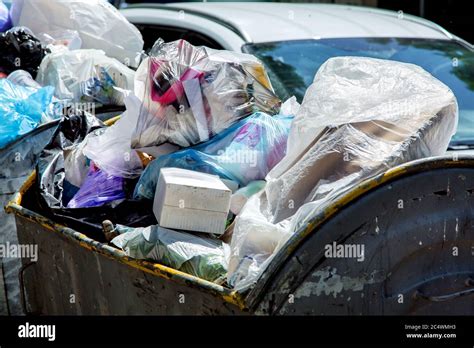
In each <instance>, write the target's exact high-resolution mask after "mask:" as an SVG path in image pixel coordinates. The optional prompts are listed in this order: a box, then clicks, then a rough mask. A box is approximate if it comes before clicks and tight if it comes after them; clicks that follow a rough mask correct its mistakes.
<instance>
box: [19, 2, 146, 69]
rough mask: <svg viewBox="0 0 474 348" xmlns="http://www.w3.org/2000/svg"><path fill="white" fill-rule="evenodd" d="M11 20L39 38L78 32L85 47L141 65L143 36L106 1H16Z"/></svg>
mask: <svg viewBox="0 0 474 348" xmlns="http://www.w3.org/2000/svg"><path fill="white" fill-rule="evenodd" d="M11 18H12V21H13V23H14V24H15V25H23V26H26V27H28V28H30V29H31V30H32V31H33V32H34V33H35V34H38V35H39V34H40V33H45V34H50V35H53V34H54V33H55V32H58V31H60V30H75V31H77V32H78V33H79V36H80V38H81V41H82V48H85V49H89V48H90V49H100V50H103V51H105V53H106V54H107V56H109V57H111V58H116V59H118V60H119V61H120V62H122V63H124V64H126V65H128V66H131V67H137V66H138V64H139V63H140V56H141V52H142V51H143V38H142V35H141V34H140V32H139V31H138V29H137V28H136V27H135V26H134V25H132V24H131V23H130V22H128V20H127V19H126V18H125V17H124V16H123V15H122V14H121V13H120V12H119V11H118V10H117V9H116V8H115V7H113V6H112V5H111V4H109V3H108V2H107V1H106V0H61V1H51V0H14V1H13V4H12V8H11ZM53 37H54V36H53Z"/></svg>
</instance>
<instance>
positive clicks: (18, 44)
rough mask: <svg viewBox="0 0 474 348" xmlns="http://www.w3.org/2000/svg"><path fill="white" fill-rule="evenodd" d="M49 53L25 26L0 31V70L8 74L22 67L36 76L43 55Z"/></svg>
mask: <svg viewBox="0 0 474 348" xmlns="http://www.w3.org/2000/svg"><path fill="white" fill-rule="evenodd" d="M47 53H49V50H47V49H46V48H45V47H44V46H43V45H42V43H41V41H40V40H38V39H37V38H36V37H35V36H34V35H33V33H32V32H31V31H30V30H29V29H28V28H25V27H14V28H12V29H10V30H8V31H6V32H4V33H0V71H1V72H3V73H5V74H10V73H11V72H12V71H15V70H18V69H22V70H26V71H28V72H29V73H30V74H31V76H32V77H33V78H36V74H37V72H38V68H39V66H40V64H41V61H42V60H43V58H44V56H45V55H46V54H47Z"/></svg>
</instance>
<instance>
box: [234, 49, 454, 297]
mask: <svg viewBox="0 0 474 348" xmlns="http://www.w3.org/2000/svg"><path fill="white" fill-rule="evenodd" d="M457 122H458V107H457V101H456V98H455V97H454V95H453V93H452V92H451V90H450V89H449V88H448V87H447V86H445V85H444V84H443V83H441V82H440V81H438V80H436V79H435V78H434V77H432V76H431V75H430V74H429V73H427V72H426V71H424V70H423V69H422V68H420V67H418V66H415V65H411V64H405V63H398V62H393V61H385V60H378V59H370V58H359V57H338V58H332V59H330V60H328V61H327V62H326V63H325V64H324V65H323V66H322V67H321V68H320V69H319V71H318V72H317V74H316V76H315V79H314V82H313V84H312V85H311V86H310V87H309V88H308V90H307V92H306V95H305V98H304V100H303V103H302V105H301V108H300V109H299V111H298V113H297V115H296V117H295V120H294V121H293V124H292V128H291V131H290V136H289V139H288V150H287V154H286V156H285V158H284V159H283V160H282V161H281V162H280V163H279V164H278V165H277V166H275V167H274V168H273V170H272V171H270V173H269V174H268V175H267V178H266V180H267V185H266V187H265V190H264V191H262V192H261V193H260V194H258V195H257V196H253V197H251V198H250V199H249V201H248V202H247V204H246V205H245V206H244V208H243V209H242V211H241V213H240V215H239V216H238V217H237V218H236V221H235V226H234V230H233V236H232V242H231V258H230V262H229V272H228V278H229V279H228V280H229V282H230V284H231V285H232V286H234V287H235V288H245V287H247V286H250V285H251V284H252V283H253V282H255V281H256V280H257V278H258V277H259V275H260V274H261V273H262V271H263V270H264V269H265V268H266V266H267V264H268V263H269V262H270V261H271V259H272V257H273V255H274V254H275V253H276V252H277V251H278V250H279V248H281V246H282V245H283V244H284V243H285V242H286V241H287V240H288V238H290V237H291V235H292V234H293V233H294V232H295V231H297V230H298V229H300V228H302V227H304V226H305V225H306V224H307V223H308V221H309V220H310V219H311V218H312V217H314V216H315V215H316V214H317V213H318V212H319V211H320V210H321V209H322V208H323V207H324V206H326V205H327V204H329V203H330V202H332V201H334V200H335V199H337V198H338V197H340V196H341V194H343V193H344V192H347V191H348V190H349V189H350V188H352V187H354V185H356V184H357V183H360V182H361V181H362V180H364V179H367V178H369V177H371V176H374V175H376V174H379V173H382V172H384V171H386V170H387V169H389V168H391V167H393V166H396V165H398V164H401V163H404V162H408V161H411V160H415V159H419V158H423V157H428V156H436V155H442V154H443V153H445V151H446V149H447V146H448V144H449V141H450V139H451V137H452V135H453V134H454V133H455V131H456V128H457Z"/></svg>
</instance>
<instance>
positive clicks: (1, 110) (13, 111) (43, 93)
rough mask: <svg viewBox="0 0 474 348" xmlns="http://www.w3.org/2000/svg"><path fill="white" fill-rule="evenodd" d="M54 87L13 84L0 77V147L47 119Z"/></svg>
mask: <svg viewBox="0 0 474 348" xmlns="http://www.w3.org/2000/svg"><path fill="white" fill-rule="evenodd" d="M53 94H54V88H53V87H50V86H48V87H43V88H40V89H36V88H31V87H23V86H19V85H15V84H14V83H12V82H10V81H9V80H7V79H0V149H1V148H4V147H5V146H6V145H7V144H9V143H11V142H12V141H14V140H15V139H17V138H18V137H20V136H22V135H23V134H26V133H28V132H30V131H32V130H33V129H35V128H36V127H38V125H39V124H40V123H41V121H42V119H49V118H50V113H51V110H52V108H51V103H52V100H53Z"/></svg>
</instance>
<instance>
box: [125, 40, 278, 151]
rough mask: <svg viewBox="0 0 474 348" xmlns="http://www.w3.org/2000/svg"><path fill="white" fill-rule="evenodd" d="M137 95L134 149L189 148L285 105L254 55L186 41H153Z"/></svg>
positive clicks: (139, 73)
mask: <svg viewBox="0 0 474 348" xmlns="http://www.w3.org/2000/svg"><path fill="white" fill-rule="evenodd" d="M135 94H136V95H137V96H138V98H140V100H141V101H142V102H143V105H142V108H141V110H140V116H139V119H138V123H137V127H136V130H135V134H134V137H133V147H137V146H138V147H144V146H150V145H159V144H161V143H164V142H170V143H173V144H176V145H179V146H182V147H188V146H191V145H194V144H197V143H200V142H203V141H207V140H209V138H210V137H212V136H213V135H215V134H218V133H220V132H221V131H223V130H225V129H227V128H229V127H230V126H231V125H232V124H234V123H235V122H237V121H238V120H239V119H241V118H244V117H247V116H249V115H251V114H253V113H254V112H257V111H262V112H266V113H269V114H271V115H273V114H276V113H278V111H279V109H280V104H281V101H280V100H279V99H278V98H277V97H276V96H275V94H274V93H273V89H272V86H271V84H270V80H269V79H268V76H267V74H266V71H265V69H264V67H263V65H262V63H261V62H260V61H259V60H258V59H257V58H255V57H254V56H252V55H248V54H243V53H237V52H230V51H225V50H214V49H210V48H207V47H204V46H201V47H195V46H193V45H191V44H190V43H188V42H186V41H184V40H178V41H174V42H170V43H164V42H163V41H162V40H158V41H157V42H156V43H155V45H154V46H153V49H152V50H151V52H150V57H149V58H147V59H145V60H144V61H143V62H142V64H141V65H140V67H139V68H138V70H137V73H136V76H135Z"/></svg>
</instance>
